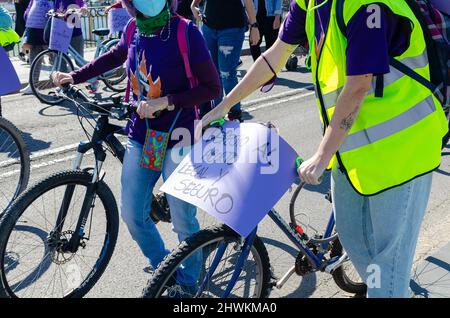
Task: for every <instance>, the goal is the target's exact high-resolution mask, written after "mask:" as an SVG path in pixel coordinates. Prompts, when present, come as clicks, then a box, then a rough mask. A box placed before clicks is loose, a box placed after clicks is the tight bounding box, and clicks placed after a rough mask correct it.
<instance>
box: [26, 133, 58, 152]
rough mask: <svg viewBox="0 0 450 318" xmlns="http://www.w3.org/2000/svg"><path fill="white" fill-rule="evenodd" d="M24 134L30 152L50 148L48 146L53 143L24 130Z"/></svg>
mask: <svg viewBox="0 0 450 318" xmlns="http://www.w3.org/2000/svg"><path fill="white" fill-rule="evenodd" d="M22 136H23V139H24V140H25V143H26V144H27V147H28V151H29V152H30V153H32V152H36V151H39V150H45V149H48V148H50V145H51V144H52V143H51V142H47V141H43V140H39V139H35V138H33V135H32V134H30V133H27V132H25V131H22Z"/></svg>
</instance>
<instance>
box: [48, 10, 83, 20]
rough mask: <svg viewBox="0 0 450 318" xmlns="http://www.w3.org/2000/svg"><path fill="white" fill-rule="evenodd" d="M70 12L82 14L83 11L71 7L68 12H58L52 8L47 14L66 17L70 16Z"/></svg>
mask: <svg viewBox="0 0 450 318" xmlns="http://www.w3.org/2000/svg"><path fill="white" fill-rule="evenodd" d="M70 14H78V15H80V16H81V15H82V13H81V11H80V10H79V9H69V10H67V11H66V12H57V11H55V10H50V11H48V12H47V16H49V17H55V18H61V19H64V18H65V17H66V16H68V15H70Z"/></svg>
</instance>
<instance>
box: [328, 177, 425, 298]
mask: <svg viewBox="0 0 450 318" xmlns="http://www.w3.org/2000/svg"><path fill="white" fill-rule="evenodd" d="M431 181H432V174H431V173H429V174H426V175H424V176H421V177H418V178H416V179H414V180H412V181H410V182H408V183H406V184H404V185H401V186H398V187H395V188H393V189H390V190H387V191H385V192H383V193H380V194H378V195H375V196H370V197H364V196H362V195H359V194H358V193H356V192H355V191H354V190H353V188H352V187H351V185H350V183H349V181H348V180H347V178H346V176H345V175H344V174H343V173H341V172H340V171H339V170H338V169H333V173H332V193H333V207H334V211H335V217H336V228H337V231H338V233H339V237H340V239H341V241H342V245H343V246H344V249H345V250H346V251H347V253H348V256H349V257H350V260H351V261H352V263H353V265H354V266H355V268H356V270H357V271H358V273H359V275H360V276H361V277H362V278H363V279H364V281H365V282H366V283H367V284H368V292H367V296H368V297H369V298H409V297H411V294H410V292H409V282H410V279H411V270H412V265H413V259H414V253H415V250H416V244H417V239H418V236H419V231H420V226H421V224H422V221H423V218H424V215H425V211H426V208H427V204H428V198H429V196H430V191H431Z"/></svg>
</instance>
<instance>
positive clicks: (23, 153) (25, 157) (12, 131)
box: [0, 117, 30, 215]
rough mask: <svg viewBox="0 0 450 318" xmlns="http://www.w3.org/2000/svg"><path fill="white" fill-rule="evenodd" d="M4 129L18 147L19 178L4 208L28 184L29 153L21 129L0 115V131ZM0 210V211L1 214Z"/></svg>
mask: <svg viewBox="0 0 450 318" xmlns="http://www.w3.org/2000/svg"><path fill="white" fill-rule="evenodd" d="M2 130H3V131H5V132H6V133H7V134H8V135H9V136H11V138H12V139H13V141H14V142H15V143H16V145H17V148H18V149H19V156H20V179H19V183H18V185H17V188H16V191H15V193H14V195H13V197H12V199H11V202H9V204H8V205H7V206H6V209H5V210H7V209H8V207H9V206H10V205H11V203H12V202H13V201H14V200H15V199H16V198H17V197H18V196H19V194H20V193H21V192H23V191H24V190H25V189H26V187H27V186H28V181H29V179H30V153H29V151H28V146H27V144H26V142H25V140H24V139H23V137H22V133H21V131H20V130H19V129H18V128H17V127H16V126H15V125H14V124H13V123H11V122H10V121H9V120H7V119H5V118H3V117H0V131H2ZM1 213H2V211H0V215H1Z"/></svg>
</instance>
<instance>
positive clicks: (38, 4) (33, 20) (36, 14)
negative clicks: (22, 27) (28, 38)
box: [26, 0, 53, 29]
mask: <svg viewBox="0 0 450 318" xmlns="http://www.w3.org/2000/svg"><path fill="white" fill-rule="evenodd" d="M52 6H53V2H50V1H48V0H35V3H33V5H32V6H31V9H30V12H29V13H28V16H27V21H26V27H27V28H36V29H43V28H45V24H46V23H47V20H48V17H47V12H48V11H49V10H51V9H53V8H52Z"/></svg>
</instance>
